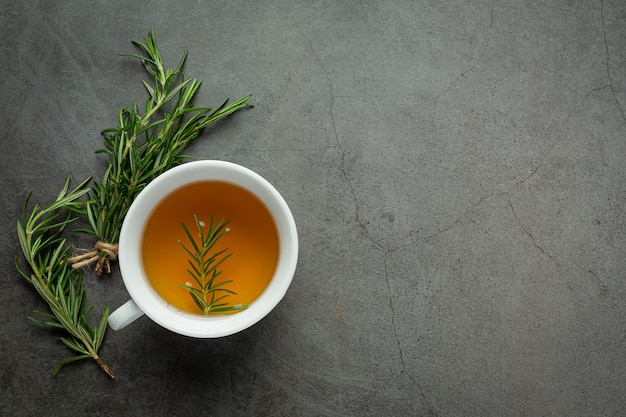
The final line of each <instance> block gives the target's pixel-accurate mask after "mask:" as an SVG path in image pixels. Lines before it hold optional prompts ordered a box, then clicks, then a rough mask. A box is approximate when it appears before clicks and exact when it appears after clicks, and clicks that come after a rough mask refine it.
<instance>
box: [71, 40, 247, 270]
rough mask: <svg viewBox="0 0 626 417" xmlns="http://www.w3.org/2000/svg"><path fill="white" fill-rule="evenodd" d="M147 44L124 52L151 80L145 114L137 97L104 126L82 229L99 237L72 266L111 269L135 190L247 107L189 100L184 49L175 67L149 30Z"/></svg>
mask: <svg viewBox="0 0 626 417" xmlns="http://www.w3.org/2000/svg"><path fill="white" fill-rule="evenodd" d="M144 41H145V43H142V42H139V41H133V44H134V45H135V46H137V47H138V48H139V49H140V51H141V52H142V54H124V55H127V56H131V57H135V58H137V59H139V60H141V62H142V64H143V66H144V68H145V69H146V71H147V73H148V74H149V75H150V77H151V78H152V82H151V83H148V82H146V81H143V85H144V87H145V88H146V90H147V92H148V94H149V97H148V99H147V101H146V104H145V109H144V111H143V114H141V113H140V111H139V106H138V105H137V102H136V101H135V102H134V103H133V105H132V106H131V107H123V108H122V109H121V110H120V112H119V116H118V124H119V126H118V127H115V128H110V129H105V130H104V131H103V132H102V134H103V135H104V137H105V148H104V149H100V150H99V151H98V152H101V153H104V154H106V155H107V156H108V168H107V170H106V172H105V173H104V176H103V177H102V179H101V180H100V181H97V182H96V183H95V185H94V186H93V191H92V193H91V194H90V197H91V201H90V202H89V203H87V206H86V214H87V218H88V221H89V226H90V229H87V230H83V231H84V232H86V233H88V234H90V235H92V236H93V237H94V238H96V239H97V243H96V244H95V247H94V249H93V250H92V251H90V252H88V253H84V254H82V255H78V256H76V257H73V258H72V259H71V260H70V262H71V263H72V265H73V267H74V268H81V267H83V266H85V265H88V264H91V263H93V262H95V264H96V265H95V270H96V272H97V274H98V275H100V274H102V273H103V272H105V271H106V272H110V271H111V267H110V261H111V260H114V259H115V258H116V256H117V242H118V240H119V233H120V229H121V226H122V222H123V220H124V217H125V215H126V213H127V211H128V209H129V207H130V205H131V203H132V202H133V200H134V199H135V197H136V196H137V194H139V192H141V190H142V189H143V188H144V187H145V186H146V185H147V184H148V183H149V182H150V181H152V180H153V179H154V178H155V177H157V176H158V175H160V174H161V173H163V172H165V171H167V170H168V169H170V168H172V167H174V166H176V165H178V164H180V163H181V162H182V161H183V160H184V159H185V158H188V157H189V156H188V155H183V154H182V151H183V149H185V147H186V146H187V145H188V144H189V143H190V142H191V141H192V140H193V139H195V138H196V137H198V135H199V134H200V133H201V132H202V131H203V129H204V128H206V127H207V126H209V125H211V124H213V123H215V122H217V121H219V120H221V119H223V118H225V117H226V116H228V115H230V114H232V113H234V112H236V111H237V110H241V109H243V108H246V107H252V106H251V105H249V104H247V103H246V102H247V101H248V99H249V98H250V97H251V95H248V96H246V97H243V98H241V99H239V100H237V101H235V102H233V103H232V104H230V105H229V104H228V100H226V101H225V102H224V103H223V104H222V105H221V106H219V107H218V108H217V109H215V110H213V109H211V108H210V107H196V106H194V105H193V103H192V100H193V98H194V96H195V94H196V92H197V91H198V89H199V88H200V85H201V82H200V81H198V80H196V79H194V78H187V79H186V78H185V77H184V74H183V72H182V67H183V64H184V62H185V59H186V57H187V53H186V52H185V53H184V54H183V57H182V58H181V60H180V62H179V64H178V66H177V67H176V68H175V69H165V67H164V66H163V61H162V59H161V55H160V53H159V51H158V49H157V45H156V40H155V37H154V32H153V31H152V30H151V31H150V32H149V34H148V36H147V37H145V38H144Z"/></svg>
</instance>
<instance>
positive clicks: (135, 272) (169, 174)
mask: <svg viewBox="0 0 626 417" xmlns="http://www.w3.org/2000/svg"><path fill="white" fill-rule="evenodd" d="M199 181H222V182H228V183H231V184H234V185H237V186H240V187H242V188H244V189H246V190H248V191H250V192H251V193H252V194H254V195H255V196H256V197H257V198H258V199H259V200H260V201H261V202H262V203H263V204H264V205H265V207H266V208H267V209H268V210H269V212H270V214H271V216H272V217H273V220H274V223H275V226H276V229H277V233H278V260H277V264H276V269H275V271H274V275H273V277H272V278H271V280H270V281H269V284H268V285H267V287H266V288H265V290H264V291H263V292H262V293H261V295H260V296H259V297H258V298H256V299H255V300H254V301H253V302H252V303H250V304H249V305H248V308H247V309H245V310H242V311H239V312H237V313H233V314H227V315H211V316H203V315H202V314H192V313H187V312H184V311H182V310H179V309H177V308H176V307H173V306H171V305H169V304H168V303H166V302H165V301H164V300H163V299H162V298H161V297H160V296H159V295H158V294H157V292H156V291H155V290H154V289H153V288H152V285H151V284H150V282H149V279H148V277H147V274H146V271H145V268H144V266H143V262H142V258H143V256H142V241H143V235H144V231H145V227H146V223H147V221H148V219H149V218H150V216H151V214H152V212H153V211H154V209H155V208H156V207H157V206H158V205H159V204H160V202H161V201H162V200H163V199H164V198H165V197H166V196H167V195H169V194H170V193H172V192H173V191H175V190H177V189H179V188H181V187H183V186H186V185H188V184H191V183H195V182H199ZM118 257H119V265H120V270H121V273H122V278H123V280H124V285H125V286H126V289H127V291H128V293H129V294H130V297H131V300H129V301H128V302H127V303H126V304H124V305H122V306H121V307H120V308H118V309H117V310H115V311H114V312H113V313H112V314H111V316H110V317H109V325H110V326H111V328H113V329H114V330H119V329H121V328H123V327H125V326H126V325H128V324H130V323H131V322H133V321H134V320H136V319H137V318H139V317H141V316H142V315H143V314H145V315H147V316H148V317H149V318H150V319H152V320H153V321H154V322H156V323H157V324H159V325H160V326H162V327H164V328H167V329H169V330H171V331H173V332H176V333H179V334H182V335H185V336H191V337H197V338H215V337H222V336H228V335H231V334H234V333H237V332H239V331H242V330H244V329H246V328H248V327H250V326H252V325H253V324H255V323H257V322H258V321H259V320H261V319H262V318H263V317H265V316H266V315H267V314H269V312H270V311H272V310H273V309H274V307H276V305H277V304H278V303H279V302H280V301H281V300H282V298H283V297H284V295H285V293H286V292H287V289H288V288H289V285H290V284H291V280H292V278H293V274H294V272H295V269H296V264H297V260H298V235H297V230H296V225H295V221H294V219H293V215H292V214H291V211H290V210H289V207H288V206H287V203H286V202H285V200H284V199H283V198H282V196H281V195H280V194H279V193H278V191H276V189H275V188H274V187H273V186H272V185H271V184H270V183H269V182H267V181H266V180H265V179H264V178H263V177H261V176H260V175H258V174H256V173H255V172H253V171H251V170H249V169H248V168H245V167H243V166H241V165H237V164H234V163H231V162H225V161H212V160H207V161H194V162H188V163H185V164H182V165H179V166H177V167H175V168H172V169H170V170H168V171H166V172H165V173H163V174H162V175H160V176H159V177H157V178H156V179H155V180H153V181H152V182H151V183H150V184H148V186H147V187H146V188H145V189H144V190H143V191H142V192H141V193H140V194H139V195H138V196H137V198H136V199H135V201H134V202H133V203H132V205H131V207H130V209H129V211H128V213H127V215H126V217H125V219H124V223H123V225H122V229H121V232H120V241H119V256H118Z"/></svg>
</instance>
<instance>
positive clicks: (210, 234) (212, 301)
mask: <svg viewBox="0 0 626 417" xmlns="http://www.w3.org/2000/svg"><path fill="white" fill-rule="evenodd" d="M193 217H194V219H195V221H196V228H197V230H198V237H199V242H196V240H195V239H194V238H193V236H192V234H191V233H190V232H189V229H188V228H187V226H186V225H185V223H181V224H182V226H183V230H184V231H185V234H186V235H187V238H188V239H189V242H190V243H191V248H188V247H187V246H185V245H184V244H183V243H182V242H180V241H179V242H178V243H179V244H180V246H181V247H182V248H183V249H184V250H185V252H187V254H188V255H189V257H190V258H191V259H190V260H189V266H190V267H191V269H187V272H188V273H189V275H191V276H192V278H193V279H194V281H195V283H196V284H197V285H198V288H196V287H194V286H193V285H180V286H178V288H184V289H186V290H189V294H190V295H191V298H193V301H194V302H195V303H196V305H197V306H198V308H199V309H200V311H202V313H203V314H205V315H209V314H212V313H227V312H232V311H237V310H243V309H245V308H247V306H241V305H239V306H229V305H228V303H227V302H224V299H225V298H226V297H228V296H229V295H231V294H237V293H236V292H234V291H232V290H229V289H228V288H225V287H226V286H227V285H228V284H230V283H231V282H233V281H232V280H227V281H221V282H219V283H216V282H215V280H216V278H217V277H218V276H220V274H221V273H222V271H218V267H219V266H220V265H221V264H222V263H223V262H224V261H225V260H226V259H228V258H230V256H231V255H232V253H228V254H225V252H226V251H227V250H228V249H223V250H221V251H219V252H214V253H212V252H211V251H212V250H213V248H214V246H215V245H216V244H217V242H218V241H219V240H220V239H221V238H222V237H223V236H224V235H225V234H226V233H228V229H227V228H226V226H227V225H228V223H229V222H230V220H224V219H222V220H220V221H219V222H217V223H215V224H214V223H213V216H212V215H211V219H210V220H209V224H208V225H207V231H206V233H205V232H204V229H203V222H201V221H200V220H199V219H198V217H197V216H195V215H194V216H193ZM218 293H222V294H218ZM224 293H225V294H224Z"/></svg>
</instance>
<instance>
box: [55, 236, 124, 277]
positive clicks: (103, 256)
mask: <svg viewBox="0 0 626 417" xmlns="http://www.w3.org/2000/svg"><path fill="white" fill-rule="evenodd" d="M117 253H118V245H117V243H107V242H102V241H98V242H97V243H96V245H95V246H94V248H93V249H92V250H91V251H89V252H87V253H83V254H81V255H76V256H73V257H71V258H69V259H68V260H67V262H68V263H69V264H70V265H72V268H74V269H79V268H82V267H84V266H87V265H91V264H92V263H94V262H95V263H96V267H95V270H96V273H97V274H98V275H102V272H103V271H106V272H107V274H108V273H110V272H111V261H114V260H116V259H117Z"/></svg>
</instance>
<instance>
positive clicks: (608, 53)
mask: <svg viewBox="0 0 626 417" xmlns="http://www.w3.org/2000/svg"><path fill="white" fill-rule="evenodd" d="M604 2H605V0H602V2H601V4H600V18H601V21H602V36H603V40H604V51H605V53H606V76H607V78H608V80H609V88H610V89H611V94H612V95H613V98H614V99H615V103H616V104H617V108H618V109H619V111H620V113H621V114H622V119H623V120H625V121H626V114H625V113H624V109H623V108H622V104H621V103H620V101H619V98H618V97H617V94H616V93H615V85H614V82H613V76H612V75H611V51H609V42H608V40H607V37H606V19H605V17H604Z"/></svg>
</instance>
